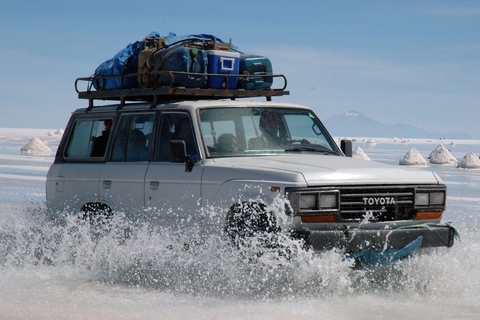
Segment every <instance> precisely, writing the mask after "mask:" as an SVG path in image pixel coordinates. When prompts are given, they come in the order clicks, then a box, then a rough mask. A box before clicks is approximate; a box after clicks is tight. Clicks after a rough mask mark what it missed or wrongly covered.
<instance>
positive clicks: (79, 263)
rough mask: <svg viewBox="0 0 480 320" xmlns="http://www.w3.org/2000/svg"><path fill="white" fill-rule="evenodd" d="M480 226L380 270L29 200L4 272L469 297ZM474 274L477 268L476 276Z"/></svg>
mask: <svg viewBox="0 0 480 320" xmlns="http://www.w3.org/2000/svg"><path fill="white" fill-rule="evenodd" d="M478 234H479V232H478V226H470V231H469V232H467V233H464V234H463V235H462V236H463V239H464V240H463V241H462V242H461V243H457V244H456V246H455V247H453V248H450V249H445V248H440V249H434V250H429V251H428V252H423V253H422V254H418V255H414V256H413V257H410V258H408V259H405V260H402V261H400V262H398V263H394V264H392V265H389V266H384V267H381V268H380V267H376V268H372V269H355V268H353V261H350V260H347V259H345V258H344V257H343V255H342V253H341V252H339V251H335V250H332V251H328V252H325V253H322V254H318V253H317V254H315V253H313V252H310V251H305V250H303V249H302V243H301V242H299V241H297V240H292V239H290V238H288V237H287V236H286V235H283V234H280V235H277V236H276V239H275V241H277V242H278V243H279V246H276V247H274V248H270V249H269V248H265V246H264V245H263V244H264V243H265V239H264V238H261V237H260V236H259V237H255V238H252V239H249V241H247V242H245V243H243V244H242V245H241V246H240V247H238V248H237V247H234V246H233V245H232V244H231V243H230V241H229V240H228V239H226V237H224V236H223V235H222V234H221V233H220V232H218V233H212V234H209V235H207V236H205V235H200V234H199V231H198V230H195V229H193V228H189V229H184V230H181V231H178V230H172V229H167V228H162V227H159V226H157V225H153V224H151V223H148V222H140V221H132V220H130V219H128V218H126V215H124V214H118V215H116V216H115V217H114V218H113V219H112V220H111V221H109V223H108V224H103V225H97V226H95V227H93V226H92V225H91V224H90V223H89V222H88V221H85V220H80V219H78V217H77V216H76V215H70V214H64V215H62V216H61V217H57V218H55V219H52V217H51V215H49V214H48V213H47V210H44V209H42V208H38V207H36V208H35V207H33V208H32V207H29V208H26V209H25V210H23V211H18V210H15V209H10V210H6V211H3V212H2V214H1V220H0V264H1V266H2V268H3V270H8V269H17V270H18V269H26V268H28V269H31V268H44V269H49V270H58V271H60V270H62V272H65V270H68V274H69V275H74V277H75V278H82V279H90V280H91V281H95V282H99V283H107V284H121V285H126V286H132V287H143V288H150V289H154V290H160V291H165V292H176V293H182V294H191V295H207V296H212V297H218V296H222V297H225V296H227V297H228V296H230V297H239V298H240V297H241V298H249V299H250V298H253V299H258V298H282V299H284V298H286V299H295V297H304V298H305V297H307V298H315V297H327V296H328V297H332V296H337V297H339V296H343V295H356V294H362V293H365V292H370V293H372V292H373V293H378V294H392V293H398V292H403V293H405V294H407V295H416V296H418V295H420V296H421V295H432V296H445V295H448V296H451V297H452V298H453V297H457V298H458V294H459V293H461V294H462V296H463V297H464V298H468V297H470V296H474V295H476V294H478V293H479V291H480V290H479V289H478V288H479V287H480V281H479V277H478V273H479V271H477V270H478V267H477V266H478V257H480V242H479V241H478V238H476V235H478ZM263 237H266V236H263ZM267 237H268V236H267ZM196 239H200V240H196ZM267 240H269V239H267ZM270 240H271V239H270ZM472 274H475V275H477V277H476V278H475V279H474V280H473V281H472V277H471V275H472Z"/></svg>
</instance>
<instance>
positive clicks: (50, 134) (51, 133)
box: [47, 131, 55, 137]
mask: <svg viewBox="0 0 480 320" xmlns="http://www.w3.org/2000/svg"><path fill="white" fill-rule="evenodd" d="M54 134H55V132H53V131H48V133H47V136H49V137H51V136H53V135H54Z"/></svg>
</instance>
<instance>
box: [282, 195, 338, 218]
mask: <svg viewBox="0 0 480 320" xmlns="http://www.w3.org/2000/svg"><path fill="white" fill-rule="evenodd" d="M288 199H289V200H290V205H291V206H292V208H293V210H294V211H296V212H305V213H307V212H308V213H313V212H320V213H321V212H332V211H338V210H339V209H340V205H339V203H340V193H339V191H336V190H333V191H332V190H328V191H315V192H292V193H290V194H289V195H288Z"/></svg>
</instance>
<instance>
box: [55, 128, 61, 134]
mask: <svg viewBox="0 0 480 320" xmlns="http://www.w3.org/2000/svg"><path fill="white" fill-rule="evenodd" d="M55 134H63V129H58V130H57V131H55Z"/></svg>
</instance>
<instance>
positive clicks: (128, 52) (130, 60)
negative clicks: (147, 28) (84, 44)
mask: <svg viewBox="0 0 480 320" xmlns="http://www.w3.org/2000/svg"><path fill="white" fill-rule="evenodd" d="M147 38H160V34H159V33H158V32H155V31H154V32H152V33H150V34H149V35H148V36H147ZM143 49H145V40H141V41H136V42H134V43H130V44H129V45H128V46H126V47H125V48H124V49H122V50H121V51H119V52H118V53H117V54H116V55H115V56H114V57H113V58H111V59H108V60H107V61H105V62H103V63H102V64H100V65H99V66H98V67H97V69H95V80H94V81H93V86H94V87H95V89H97V90H114V89H121V88H123V89H131V88H137V87H138V79H137V76H136V75H135V76H126V75H128V74H132V73H133V74H135V73H137V72H138V55H139V53H140V52H141V51H142V50H143ZM122 76H123V77H122ZM102 77H105V78H102ZM122 78H123V85H122Z"/></svg>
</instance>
